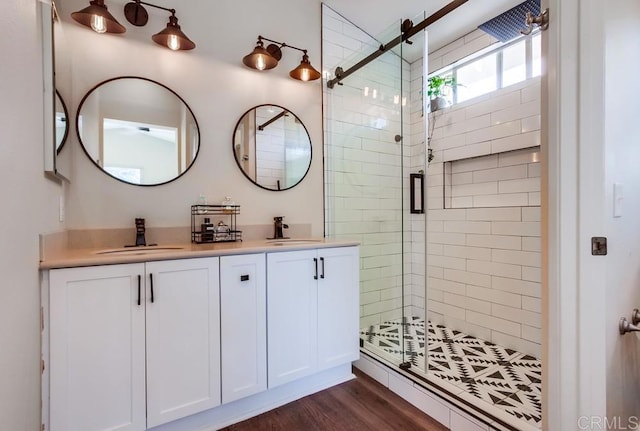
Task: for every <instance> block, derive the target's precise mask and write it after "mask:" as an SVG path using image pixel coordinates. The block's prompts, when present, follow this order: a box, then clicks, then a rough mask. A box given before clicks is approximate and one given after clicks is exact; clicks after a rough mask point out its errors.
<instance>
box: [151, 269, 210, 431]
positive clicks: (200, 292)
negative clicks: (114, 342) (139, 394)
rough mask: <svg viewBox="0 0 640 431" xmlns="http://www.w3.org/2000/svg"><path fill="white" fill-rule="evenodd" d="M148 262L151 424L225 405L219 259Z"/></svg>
mask: <svg viewBox="0 0 640 431" xmlns="http://www.w3.org/2000/svg"><path fill="white" fill-rule="evenodd" d="M145 266H146V272H147V284H148V286H147V292H148V293H147V301H146V304H147V307H146V314H147V319H146V321H147V327H146V329H147V330H146V334H147V427H148V428H151V427H154V426H156V425H160V424H163V423H166V422H170V421H172V420H175V419H178V418H182V417H185V416H189V415H191V414H193V413H197V412H201V411H204V410H207V409H210V408H212V407H216V406H218V405H220V300H219V295H220V287H219V286H220V284H219V283H220V282H219V278H218V273H219V260H218V258H204V259H182V260H167V261H157V262H148V263H146V264H145ZM151 295H153V297H151Z"/></svg>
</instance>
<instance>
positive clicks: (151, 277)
mask: <svg viewBox="0 0 640 431" xmlns="http://www.w3.org/2000/svg"><path fill="white" fill-rule="evenodd" d="M149 282H150V284H151V303H152V304H153V299H154V298H153V274H149Z"/></svg>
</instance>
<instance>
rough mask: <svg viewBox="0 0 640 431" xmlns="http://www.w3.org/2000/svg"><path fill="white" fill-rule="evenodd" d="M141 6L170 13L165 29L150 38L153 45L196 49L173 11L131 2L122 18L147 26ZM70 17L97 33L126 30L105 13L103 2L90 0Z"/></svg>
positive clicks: (137, 0)
mask: <svg viewBox="0 0 640 431" xmlns="http://www.w3.org/2000/svg"><path fill="white" fill-rule="evenodd" d="M142 5H146V6H151V7H155V8H157V9H162V10H165V11H167V12H171V16H170V17H169V23H168V24H167V27H166V28H165V29H164V30H162V31H161V32H159V33H157V34H154V35H153V36H152V37H151V39H152V40H153V41H154V42H155V43H157V44H158V45H162V46H164V47H167V48H169V49H171V50H173V51H177V50H190V49H193V48H195V47H196V44H195V43H193V41H191V40H190V39H189V38H188V37H187V35H186V34H184V32H183V31H182V30H181V29H180V26H179V25H178V18H177V17H176V10H175V9H168V8H165V7H162V6H157V5H154V4H151V3H147V2H143V1H141V0H133V1H131V2H129V3H127V4H126V5H125V6H124V16H125V17H126V18H127V21H129V23H131V24H133V25H135V26H137V27H143V26H145V25H146V24H147V22H148V21H149V14H148V13H147V10H146V9H145V8H144V6H142ZM71 17H72V18H73V19H74V20H76V21H77V22H79V23H80V24H82V25H84V26H87V27H90V28H91V29H93V30H94V31H95V32H97V33H124V32H125V31H126V28H125V27H124V26H122V25H121V24H120V23H119V22H118V21H117V20H116V19H115V18H114V17H113V15H111V14H110V13H109V12H108V11H107V6H106V5H105V4H104V0H91V1H90V2H89V6H88V7H86V8H84V9H82V10H80V11H78V12H73V13H72V14H71Z"/></svg>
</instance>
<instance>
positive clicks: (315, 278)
mask: <svg viewBox="0 0 640 431" xmlns="http://www.w3.org/2000/svg"><path fill="white" fill-rule="evenodd" d="M313 264H314V265H315V267H316V274H315V275H314V276H313V279H314V280H317V279H318V258H317V257H314V258H313Z"/></svg>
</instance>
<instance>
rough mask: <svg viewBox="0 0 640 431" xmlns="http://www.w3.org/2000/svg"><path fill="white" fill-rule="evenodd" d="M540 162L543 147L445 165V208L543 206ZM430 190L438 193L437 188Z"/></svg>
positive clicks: (456, 161) (432, 186)
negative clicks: (541, 201)
mask: <svg viewBox="0 0 640 431" xmlns="http://www.w3.org/2000/svg"><path fill="white" fill-rule="evenodd" d="M517 136H521V135H517ZM434 146H437V142H436V143H434ZM436 148H437V147H436ZM503 159H506V161H505V160H503ZM539 160H540V147H531V148H525V149H522V150H514V151H507V152H503V153H498V154H490V155H487V156H480V157H474V158H470V159H462V160H455V161H450V162H444V173H443V180H442V182H443V183H444V191H443V192H442V193H444V196H445V199H444V201H443V202H444V203H443V205H444V207H445V208H491V207H522V206H539V205H540V197H539V193H540V161H539ZM517 162H520V163H517ZM430 187H431V188H432V189H431V190H432V191H433V192H434V193H438V192H437V191H436V186H434V185H431V184H430Z"/></svg>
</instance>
